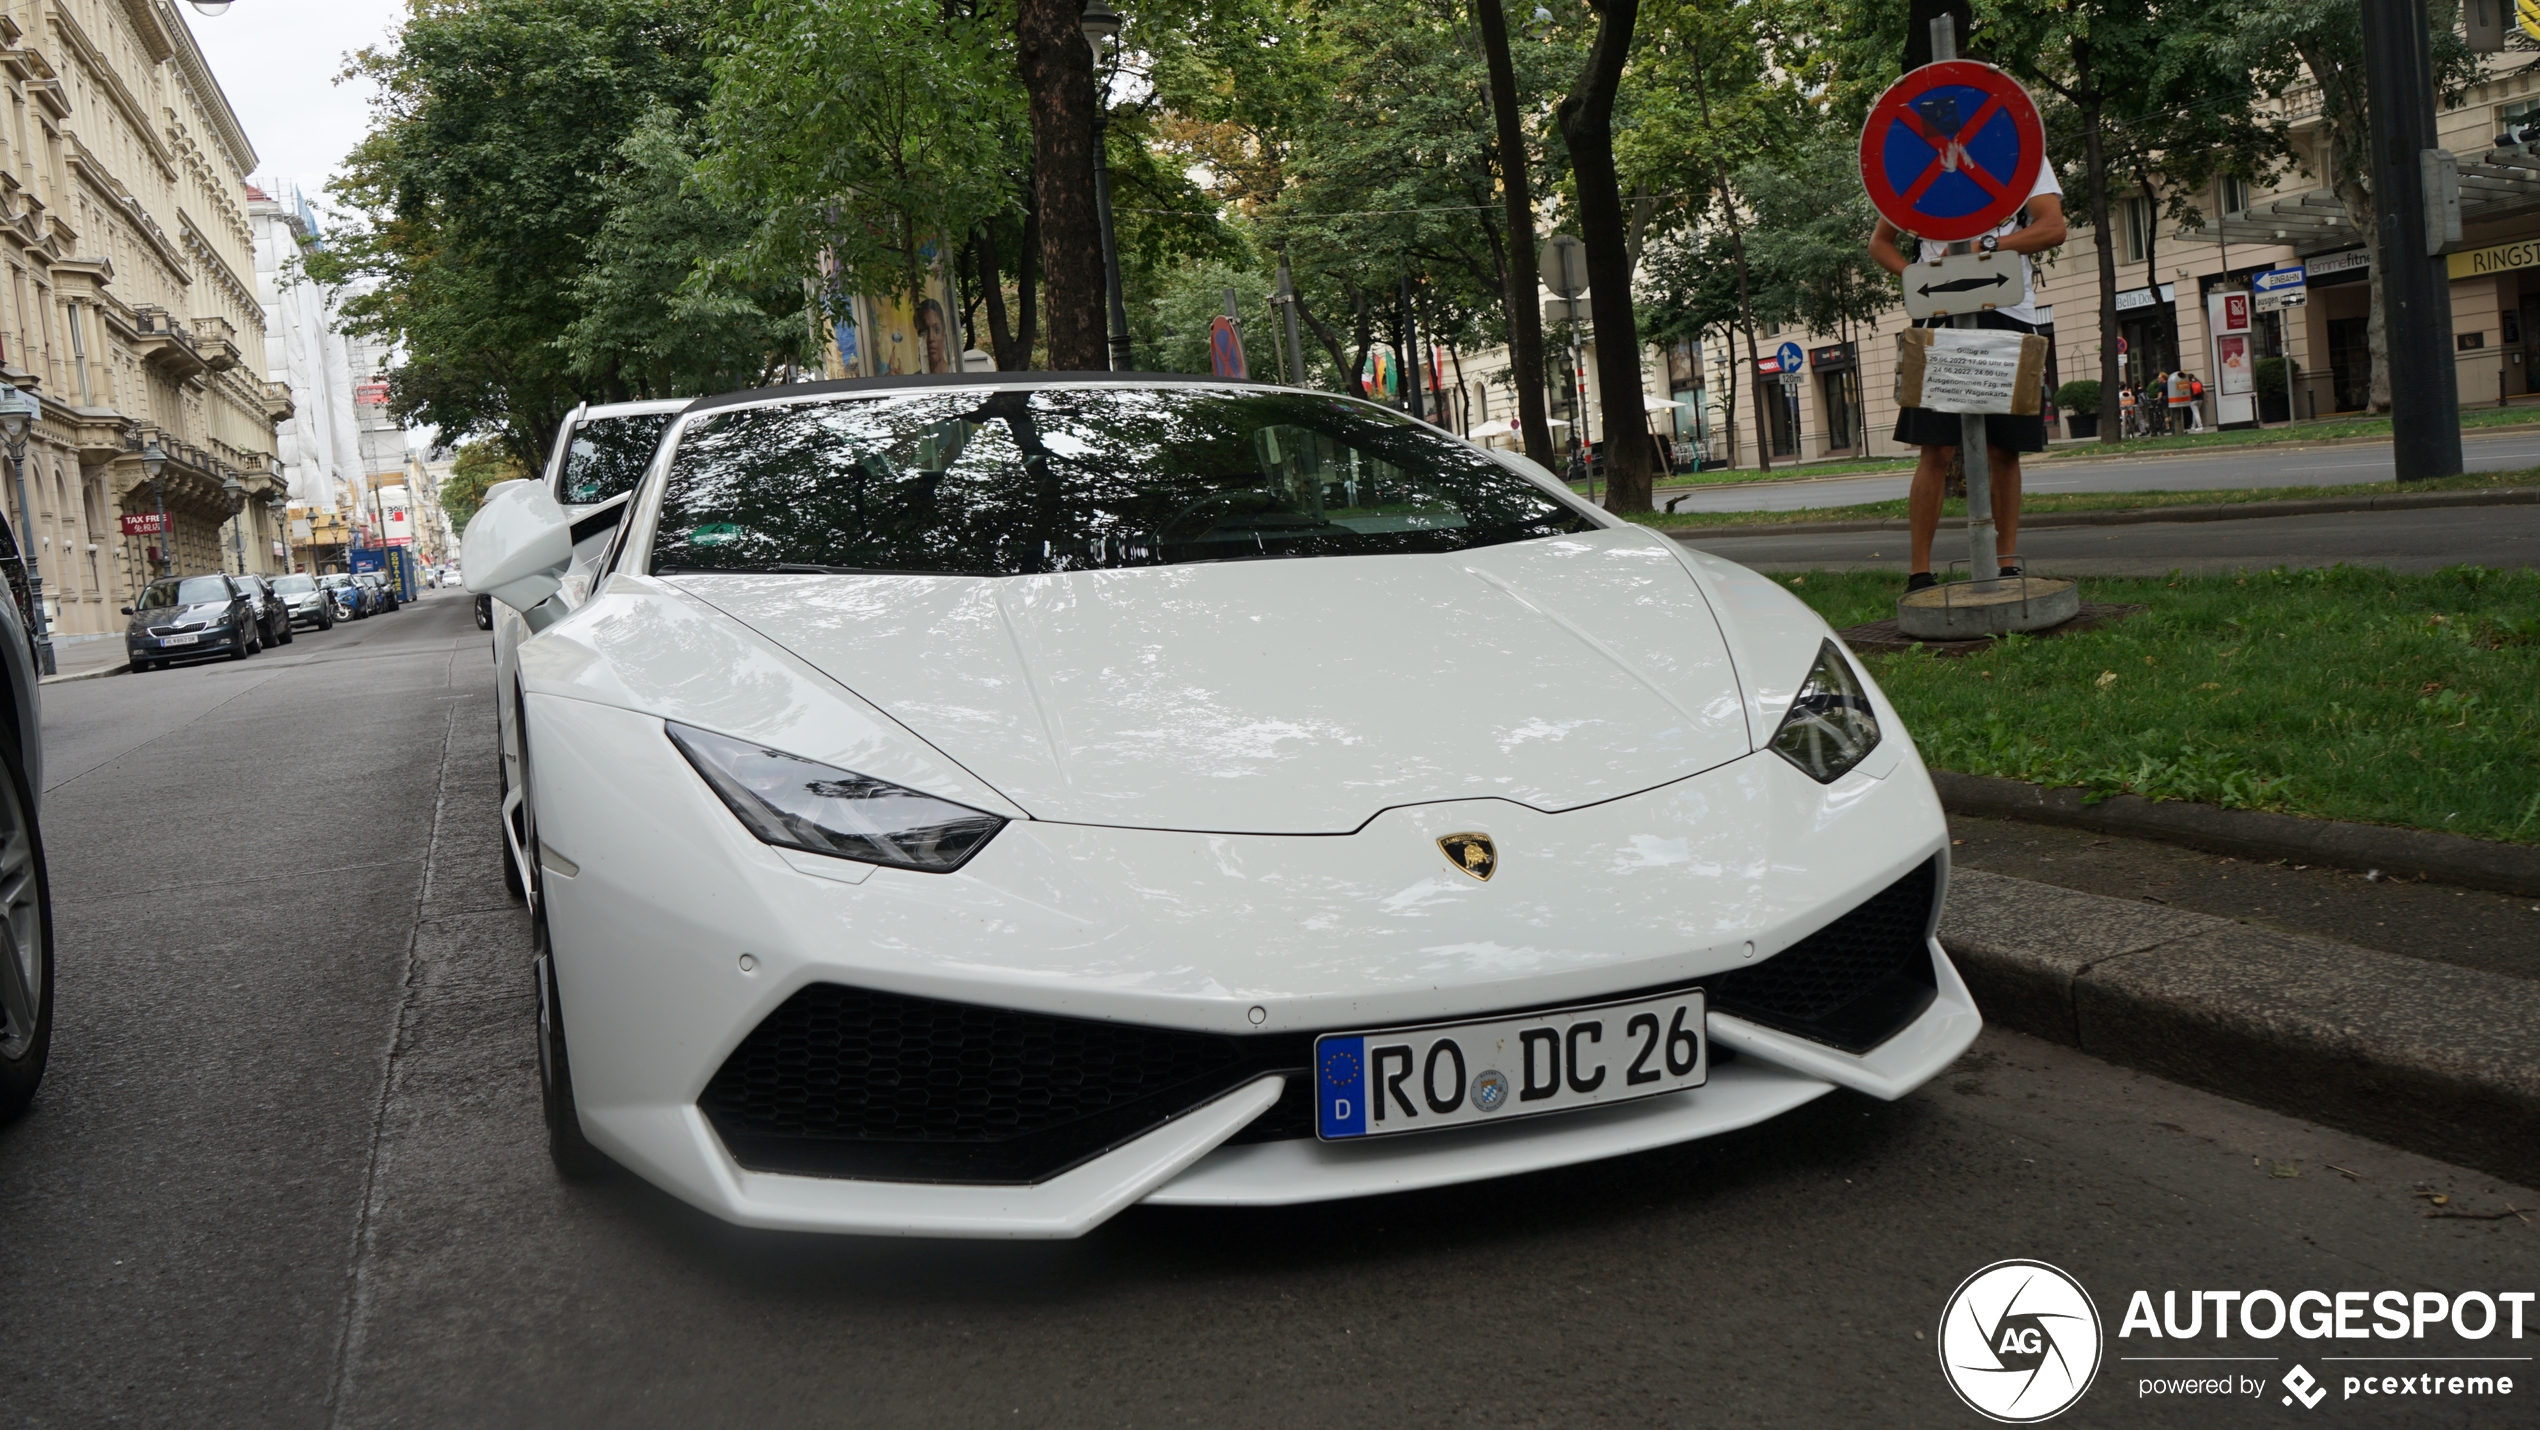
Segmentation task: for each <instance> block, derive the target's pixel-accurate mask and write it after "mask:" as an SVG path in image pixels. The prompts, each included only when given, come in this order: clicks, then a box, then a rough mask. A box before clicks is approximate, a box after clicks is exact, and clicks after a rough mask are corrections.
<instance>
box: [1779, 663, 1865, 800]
mask: <svg viewBox="0 0 2540 1430" xmlns="http://www.w3.org/2000/svg"><path fill="white" fill-rule="evenodd" d="M1878 743H1879V717H1878V714H1877V712H1875V711H1873V710H1872V709H1871V708H1870V695H1869V692H1868V691H1867V690H1866V689H1864V688H1863V687H1862V684H1861V677H1860V675H1859V674H1857V673H1856V672H1854V670H1853V669H1852V662H1850V661H1848V660H1845V659H1844V658H1843V650H1842V648H1841V647H1839V646H1837V645H1836V644H1835V643H1834V642H1833V641H1827V642H1826V643H1825V644H1823V645H1821V646H1819V647H1818V648H1817V663H1816V664H1815V665H1812V666H1810V667H1809V668H1808V679H1807V680H1806V681H1805V682H1803V683H1802V684H1801V685H1800V687H1799V698H1798V699H1796V700H1793V701H1791V702H1790V713H1789V714H1787V715H1784V716H1783V717H1782V724H1781V728H1780V729H1778V730H1776V731H1774V732H1773V753H1775V754H1777V755H1780V756H1781V757H1782V758H1783V759H1785V760H1788V761H1790V762H1791V763H1792V764H1794V765H1797V766H1798V767H1799V771H1800V773H1802V774H1804V775H1806V776H1808V778H1810V779H1812V780H1815V781H1816V782H1817V783H1819V784H1833V783H1834V782H1835V781H1836V780H1839V779H1841V778H1843V776H1844V772H1845V771H1847V770H1850V769H1851V768H1852V767H1853V766H1854V765H1857V764H1859V763H1861V761H1862V760H1863V759H1865V758H1867V757H1868V756H1869V753H1870V751H1872V750H1874V749H1876V748H1877V747H1878Z"/></svg>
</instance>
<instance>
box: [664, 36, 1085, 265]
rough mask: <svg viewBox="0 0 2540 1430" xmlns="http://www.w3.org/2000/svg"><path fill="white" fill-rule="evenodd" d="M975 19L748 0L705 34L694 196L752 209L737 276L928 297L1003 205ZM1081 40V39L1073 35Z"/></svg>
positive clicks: (1004, 115) (994, 71)
mask: <svg viewBox="0 0 2540 1430" xmlns="http://www.w3.org/2000/svg"><path fill="white" fill-rule="evenodd" d="M995 34H996V31H995V29H994V28H993V27H992V25H990V24H989V23H986V22H983V21H981V20H979V19H975V18H972V17H969V16H965V15H962V14H960V13H958V12H948V11H947V10H946V9H945V8H944V7H942V6H940V5H938V4H936V3H934V0H852V3H831V0H755V3H754V4H753V5H752V6H751V7H750V9H749V11H748V12H747V14H746V15H738V16H735V17H734V18H733V19H732V20H731V21H730V22H729V26H728V28H727V29H726V30H725V31H724V32H723V33H722V34H721V36H720V41H721V42H720V44H719V46H718V52H717V54H716V56H715V59H714V62H713V71H714V77H715V88H714V100H713V104H712V106H711V107H710V108H709V110H708V111H707V117H706V122H707V124H708V126H709V128H710V129H711V130H712V132H713V134H714V146H713V149H712V151H711V153H710V154H709V155H708V157H707V158H706V159H705V161H704V162H703V164H702V165H700V178H701V179H702V180H703V181H704V184H705V185H706V187H707V191H708V192H709V193H711V194H713V195H715V196H716V197H718V198H719V199H721V200H722V201H723V202H725V203H727V204H729V205H731V206H732V207H734V208H735V209H742V210H746V211H749V212H754V213H757V214H759V215H761V217H760V219H759V220H758V222H757V224H756V226H755V231H754V233H753V234H752V235H751V239H750V243H749V245H748V249H747V253H746V261H745V262H742V263H738V264H736V265H734V267H735V269H736V271H737V272H738V274H740V275H742V276H746V277H749V278H753V279H756V280H757V281H759V282H762V283H768V282H786V281H791V282H795V283H800V282H801V281H803V280H804V279H805V278H808V277H810V276H811V275H814V274H818V273H824V272H825V273H828V274H830V275H831V282H830V286H829V290H828V292H827V294H826V295H825V301H826V302H827V303H828V304H829V305H830V308H831V312H832V315H833V316H842V314H841V313H840V311H839V310H840V309H841V307H842V305H843V304H844V302H845V300H846V298H847V296H848V295H849V294H873V295H886V294H889V295H900V296H904V297H906V298H908V299H909V300H910V301H911V302H912V303H914V302H915V301H917V300H918V299H920V298H922V297H924V296H925V295H926V292H927V288H928V284H929V277H930V273H931V272H932V270H933V266H934V265H935V264H936V263H937V262H938V261H942V262H944V263H946V264H947V265H949V264H951V263H952V262H953V261H954V256H953V255H952V253H951V252H950V251H949V247H948V245H949V244H950V243H952V242H953V241H956V240H960V239H963V238H966V237H975V235H976V233H977V232H978V230H979V229H980V228H981V226H982V225H984V224H986V223H987V222H989V221H990V220H992V219H994V218H996V217H998V216H999V215H1000V214H1001V213H1002V212H1003V211H1004V210H1005V209H1006V208H1007V206H1008V205H1009V203H1010V202H1011V200H1010V197H1009V195H1010V192H1011V190H1010V188H1009V186H1008V168H1007V154H1006V151H1005V149H1004V147H1003V145H1002V143H1001V141H1000V133H1001V131H1002V130H1004V129H1005V128H1006V127H1008V126H1010V125H1011V124H1012V122H1013V121H1014V120H1015V119H1016V118H1018V117H1019V116H1017V115H1016V113H1015V111H1016V108H1017V106H1016V104H1015V103H1014V101H1015V100H1016V99H1017V98H1018V96H1017V94H1016V92H1015V90H1014V89H1013V87H1012V86H1011V85H1010V84H1008V83H1006V82H1005V78H1006V77H1005V73H1004V67H1003V65H1002V64H1001V62H1000V61H999V59H998V57H997V55H996V53H995V49H994V43H993V41H994V37H995ZM1079 43H1081V40H1080V42H1079Z"/></svg>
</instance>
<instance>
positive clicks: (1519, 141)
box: [1473, 0, 1560, 471]
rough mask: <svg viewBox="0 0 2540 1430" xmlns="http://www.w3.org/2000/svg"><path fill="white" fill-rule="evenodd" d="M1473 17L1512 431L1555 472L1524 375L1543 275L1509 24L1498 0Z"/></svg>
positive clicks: (1545, 428)
mask: <svg viewBox="0 0 2540 1430" xmlns="http://www.w3.org/2000/svg"><path fill="white" fill-rule="evenodd" d="M1473 16H1474V18H1475V19H1476V20H1478V21H1479V22H1480V23H1481V28H1482V53H1483V56H1484V57H1485V58H1486V59H1487V60H1488V61H1489V64H1490V107H1491V118H1492V120H1493V121H1494V122H1495V123H1496V124H1497V126H1498V129H1499V186H1500V194H1501V197H1502V198H1503V199H1504V200H1505V203H1506V207H1507V210H1508V261H1507V262H1506V263H1505V264H1503V265H1502V267H1503V268H1504V269H1505V270H1506V274H1507V279H1506V284H1507V287H1506V300H1507V304H1508V367H1509V370H1510V371H1511V372H1514V373H1516V374H1518V375H1519V380H1518V382H1517V384H1516V387H1517V427H1518V430H1519V432H1520V433H1522V434H1523V436H1522V440H1523V442H1524V444H1525V448H1526V455H1527V456H1528V457H1531V458H1533V459H1534V460H1535V462H1537V463H1538V464H1539V465H1542V466H1545V467H1549V468H1551V469H1552V470H1554V471H1559V470H1560V465H1559V458H1558V457H1557V456H1556V455H1555V454H1554V452H1553V448H1552V424H1551V422H1549V421H1548V420H1546V419H1548V418H1549V417H1550V416H1551V414H1550V413H1549V412H1547V411H1545V409H1544V401H1543V384H1542V383H1541V382H1536V381H1529V380H1527V379H1526V378H1525V374H1528V373H1534V374H1538V375H1540V374H1541V373H1542V372H1543V309H1542V307H1541V306H1540V303H1539V301H1538V299H1537V296H1536V295H1537V294H1538V293H1540V292H1541V291H1542V287H1543V279H1542V275H1541V274H1540V273H1538V272H1537V271H1536V267H1535V201H1534V195H1533V189H1532V186H1531V185H1530V183H1529V182H1528V170H1527V167H1526V131H1525V127H1524V122H1523V119H1522V116H1521V115H1520V113H1519V110H1518V107H1517V67H1516V64H1515V63H1514V62H1513V61H1512V60H1510V59H1509V56H1508V20H1507V17H1506V16H1505V15H1503V14H1502V13H1501V12H1500V8H1499V0H1473Z"/></svg>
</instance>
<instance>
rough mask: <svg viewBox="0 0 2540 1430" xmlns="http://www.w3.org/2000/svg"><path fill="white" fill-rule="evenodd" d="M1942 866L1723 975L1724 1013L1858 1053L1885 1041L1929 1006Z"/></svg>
mask: <svg viewBox="0 0 2540 1430" xmlns="http://www.w3.org/2000/svg"><path fill="white" fill-rule="evenodd" d="M1939 892H1940V867H1939V861H1938V860H1936V859H1935V860H1933V861H1931V862H1928V863H1925V864H1923V865H1921V866H1919V867H1917V868H1916V869H1914V871H1913V872H1911V873H1909V874H1907V875H1906V876H1905V877H1904V878H1901V879H1899V880H1897V881H1896V882H1895V883H1893V884H1890V885H1888V886H1887V887H1886V888H1884V889H1882V890H1880V891H1879V892H1878V893H1876V894H1873V895H1871V896H1870V898H1869V900H1868V901H1867V902H1865V903H1863V904H1862V905H1861V906H1860V907H1858V908H1856V909H1854V910H1853V911H1852V912H1850V913H1848V914H1845V915H1844V916H1843V917H1841V918H1839V919H1836V920H1835V921H1834V922H1833V923H1830V924H1828V925H1826V926H1825V927H1824V928H1821V929H1819V930H1817V931H1816V932H1815V933H1812V934H1810V935H1808V936H1807V937H1806V938H1803V939H1801V940H1800V941H1799V942H1797V943H1795V944H1792V945H1791V946H1790V947H1788V948H1786V949H1783V950H1782V951H1781V952H1780V953H1777V954H1775V955H1773V956H1772V957H1771V958H1768V959H1766V960H1764V961H1763V962H1762V963H1759V964H1757V965H1755V966H1754V967H1752V968H1740V969H1736V970H1734V971H1732V972H1729V973H1726V974H1722V975H1721V976H1720V977H1718V978H1717V979H1715V980H1713V983H1712V1001H1713V1003H1714V1004H1715V1005H1716V1006H1717V1007H1718V1008H1719V1009H1720V1011H1722V1012H1724V1013H1734V1014H1736V1015H1737V1016H1739V1017H1741V1018H1746V1019H1749V1020H1751V1021H1754V1022H1758V1023H1763V1024H1767V1025H1769V1026H1771V1027H1776V1028H1780V1029H1783V1030H1785V1031H1788V1032H1793V1033H1797V1034H1799V1035H1800V1036H1802V1037H1805V1038H1812V1039H1814V1040H1816V1041H1818V1042H1821V1043H1831V1044H1833V1045H1834V1046H1836V1047H1840V1048H1847V1049H1850V1050H1853V1051H1859V1050H1861V1049H1864V1048H1869V1047H1874V1046H1876V1045H1877V1044H1879V1043H1882V1042H1885V1041H1886V1040H1887V1039H1888V1038H1889V1037H1890V1036H1892V1035H1893V1034H1894V1033H1895V1032H1896V1031H1897V1030H1898V1029H1900V1028H1902V1027H1904V1026H1905V1025H1906V1024H1907V1023H1909V1022H1911V1021H1913V1019H1914V1018H1915V1017H1916V1016H1917V1015H1919V1014H1920V1013H1921V1012H1922V1010H1923V1009H1924V1008H1925V1007H1927V1006H1929V1005H1930V1003H1931V999H1932V967H1931V946H1930V943H1929V938H1930V932H1931V915H1932V901H1933V899H1934V898H1936V897H1937V896H1938V894H1939Z"/></svg>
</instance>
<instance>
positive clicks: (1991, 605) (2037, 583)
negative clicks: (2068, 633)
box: [1896, 576, 2081, 641]
mask: <svg viewBox="0 0 2540 1430" xmlns="http://www.w3.org/2000/svg"><path fill="white" fill-rule="evenodd" d="M1985 584H1986V583H1984V582H1981V581H1951V582H1947V583H1944V584H1942V585H1938V586H1926V587H1924V588H1923V589H1922V590H1920V591H1914V592H1909V593H1908V594H1906V595H1904V596H1902V597H1899V598H1898V599H1897V602H1896V625H1897V629H1899V630H1901V631H1903V632H1904V633H1905V634H1907V635H1909V636H1913V637H1914V638H1916V639H1918V640H1939V641H1967V640H1981V639H1983V638H1984V637H1986V636H1999V635H2009V634H2011V633H2012V632H2014V631H2021V632H2025V631H2042V630H2046V629H2048V628H2049V627H2053V626H2060V625H2062V624H2063V623H2064V622H2066V621H2069V620H2071V619H2072V618H2073V617H2075V616H2078V615H2080V614H2081V589H2080V588H2079V587H2077V586H2075V585H2074V584H2073V583H2072V582H2070V581H2057V580H2051V579H2049V578H2047V577H2043V576H2011V577H2006V578H2004V579H2002V580H1999V581H1995V582H1993V583H1991V584H1992V587H1993V589H1991V590H1989V591H1988V590H1985V589H1983V588H1984V586H1985Z"/></svg>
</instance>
